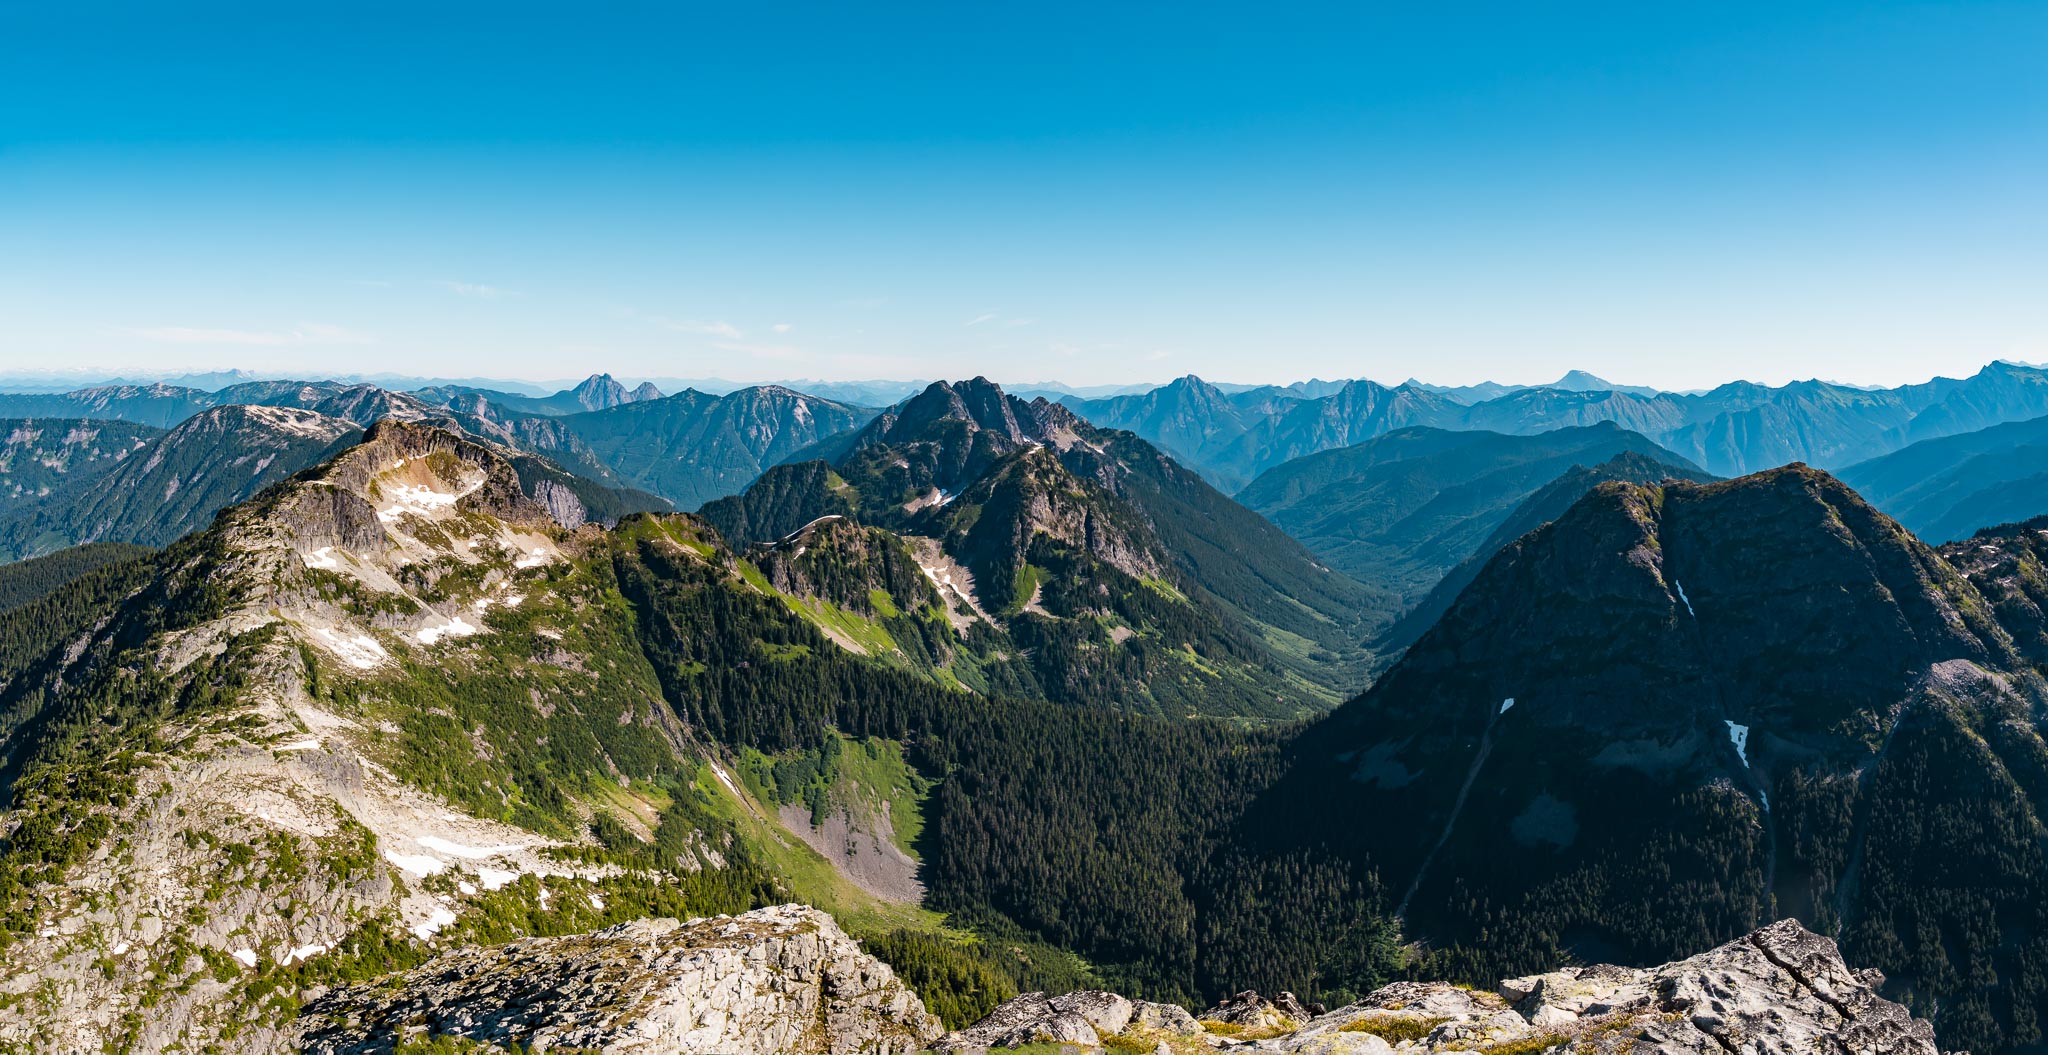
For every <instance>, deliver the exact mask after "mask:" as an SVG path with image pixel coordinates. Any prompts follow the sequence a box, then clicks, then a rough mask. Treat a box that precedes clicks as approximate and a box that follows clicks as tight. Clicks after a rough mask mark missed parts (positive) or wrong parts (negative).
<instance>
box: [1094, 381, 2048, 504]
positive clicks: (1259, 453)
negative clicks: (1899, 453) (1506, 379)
mask: <svg viewBox="0 0 2048 1055" xmlns="http://www.w3.org/2000/svg"><path fill="white" fill-rule="evenodd" d="M1496 389H1498V391H1496ZM1467 400H1474V401H1470V402H1468V401H1467ZM1063 402H1065V403H1066V404H1067V405H1068V406H1069V407H1071V408H1072V409H1073V410H1074V411H1075V412H1076V413H1078V414H1080V415H1081V416H1082V417H1084V418H1087V419H1088V420H1089V421H1092V422H1094V423H1096V424H1097V425H1101V426H1103V427H1106V428H1119V429H1128V430H1130V431H1132V432H1135V433H1137V434H1138V435H1140V436H1144V437H1145V438H1147V439H1150V440H1152V441H1153V442H1155V443H1157V444H1159V445H1160V446H1161V447H1162V448H1163V449H1165V450H1167V451H1168V452H1170V453H1172V454H1173V455H1174V456H1175V457H1178V458H1180V459H1182V460H1183V461H1185V462H1186V463H1187V464H1188V465H1189V466H1190V467H1192V468H1195V469H1196V470H1197V471H1199V472H1201V473H1202V474H1203V475H1204V476H1206V477H1208V478H1209V479H1210V480H1211V481H1212V482H1214V483H1216V484H1217V485H1218V486H1220V487H1222V488H1224V489H1225V490H1233V491H1234V490H1236V489H1238V488H1241V487H1243V486H1244V485H1245V484H1247V483H1249V482H1250V481H1251V480H1252V478H1253V477H1256V476H1257V475H1258V474H1260V473H1262V472H1264V471H1266V470H1268V469H1271V468H1273V467H1274V466H1277V465H1279V464H1281V463H1282V462H1285V461H1288V460H1289V459H1292V458H1298V457H1301V456H1302V455H1305V454H1313V453H1316V452H1318V451H1324V450H1330V449H1332V448H1336V447H1345V446H1350V445H1352V444H1356V443H1361V442H1364V441H1365V440H1369V439H1372V438H1374V437H1375V436H1380V435H1384V434H1386V433H1388V432H1392V431H1394V430H1395V429H1399V428H1405V427H1408V426H1412V425H1428V426H1432V427H1435V428H1444V429H1487V430H1491V431H1495V432H1504V433H1511V434H1527V433H1535V432H1542V431H1546V430H1549V429H1556V428H1562V427H1566V426H1571V425H1590V424H1593V423H1595V422H1600V421H1612V422H1615V423H1616V424H1619V425H1621V426H1622V427H1623V428H1626V429H1629V430H1631V431H1634V432H1639V433H1642V434H1643V435H1645V436H1647V437H1649V438H1650V439H1652V440H1654V441H1655V442H1656V443H1658V444H1659V445H1660V446H1662V447H1664V448H1665V449H1667V450H1669V451H1671V452H1673V453H1675V454H1678V455H1679V456H1681V457H1683V458H1686V459H1688V460H1690V461H1691V462H1693V463H1694V464H1696V465H1698V466H1700V467H1702V468H1704V469H1706V470H1707V471H1709V472H1712V473H1715V474H1718V475H1724V476H1731V475H1739V474H1742V473H1747V472H1754V471H1756V470H1759V469H1767V468H1772V467H1775V466H1779V465H1785V464H1789V463H1792V462H1806V463H1808V464H1811V465H1816V466H1820V467H1823V468H1839V467H1843V466H1847V465H1852V464H1855V463H1856V462H1860V461H1864V460H1867V459H1870V458H1873V457H1877V456H1879V455H1882V454H1887V453H1890V452H1892V451H1895V450H1898V449H1900V448H1902V447H1905V446H1907V445H1908V444H1911V443H1914V442H1917V441H1920V440H1924V439H1933V438H1937V437H1941V436H1950V435H1955V434H1958V433H1963V432H1969V431H1973V430H1976V429H1982V428H1985V427H1987V426H1990V425H1995V424H1999V423H2002V422H2007V421H2017V420H2022V419H2026V418H2033V417H2040V416H2043V415H2048V371H2044V370H2041V369H2039V368H2035V367H2028V366H2020V365H2017V364H2012V363H2003V362H2001V363H1993V364H1991V365H1990V366H1987V367H1985V368H1984V369H1983V370H1982V371H1979V372H1978V373H1977V374H1975V375H1973V376H1971V377H1969V378H1966V379H1962V380H1955V379H1949V378H1938V379H1936V380H1934V381H1930V382H1928V383H1926V384H1920V385H1905V386H1901V387H1899V388H1890V389H1863V388H1855V387H1851V386H1847V385H1837V384H1830V383H1828V382H1823V381H1802V382H1797V383H1794V384H1790V385H1784V386H1781V387H1777V388H1770V387H1766V386H1763V385H1756V384H1751V383H1748V382H1735V383H1731V384H1726V385H1722V386H1721V387H1719V388H1715V389H1713V390H1711V391H1708V392H1700V393H1669V392H1652V391H1645V390H1638V389H1630V388H1627V387H1622V386H1611V385H1607V384H1606V382H1602V381H1599V379H1597V378H1592V377H1591V376H1590V375H1579V374H1573V375H1567V376H1566V377H1565V378H1563V379H1561V380H1560V382H1559V383H1558V384H1556V385H1551V386H1544V387H1539V388H1528V389H1521V390H1514V391H1510V390H1506V389H1505V388H1504V386H1479V387H1476V388H1473V389H1466V390H1446V389H1439V388H1433V387H1430V386H1424V385H1421V384H1419V383H1415V382H1409V383H1404V384H1402V385H1398V386H1394V387H1391V388H1390V387H1387V386H1384V385H1380V384H1377V383H1375V382H1371V381H1352V382H1349V383H1347V384H1345V385H1344V386H1343V387H1342V388H1341V389H1339V390H1338V391H1336V392H1333V393H1330V394H1327V395H1322V396H1317V397H1314V398H1308V399H1301V398H1287V393H1285V392H1284V390H1281V389H1277V388H1255V389H1247V390H1244V391H1239V392H1226V391H1224V390H1223V389H1221V388H1218V387H1217V386H1214V385H1210V384H1208V383H1207V382H1204V381H1202V380H1201V379H1200V378H1196V377H1192V376H1190V377H1184V378H1181V379H1180V380H1178V381H1175V382H1173V383H1172V384H1169V385H1166V386H1163V387H1161V388H1158V389H1154V390H1152V391H1150V392H1146V393H1143V394H1140V395H1129V396H1117V397H1112V398H1109V399H1095V400H1088V399H1078V398H1068V399H1066V400H1063Z"/></svg>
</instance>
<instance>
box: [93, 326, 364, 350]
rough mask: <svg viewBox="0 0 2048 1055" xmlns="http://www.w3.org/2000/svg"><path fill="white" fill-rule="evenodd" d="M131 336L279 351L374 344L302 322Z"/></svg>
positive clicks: (159, 329)
mask: <svg viewBox="0 0 2048 1055" xmlns="http://www.w3.org/2000/svg"><path fill="white" fill-rule="evenodd" d="M125 332H126V333H127V334H128V335H129V336H131V337H140V338H142V339H143V340H145V341H158V342H161V343H164V344H233V345H244V346H251V347H264V348H278V347H284V346H287V345H309V344H374V343H376V338H374V337H371V336H370V335H368V334H364V333H357V332H355V331H354V330H349V329H345V328H343V327H340V326H330V325H327V324H325V323H315V322H307V323H300V324H299V325H297V326H294V327H292V328H291V329H289V330H226V329H209V328H206V327H200V326H143V327H137V328H133V329H129V330H127V331H125Z"/></svg>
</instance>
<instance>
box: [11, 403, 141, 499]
mask: <svg viewBox="0 0 2048 1055" xmlns="http://www.w3.org/2000/svg"><path fill="white" fill-rule="evenodd" d="M161 435H163V430H161V429H157V428H154V427H152V426H149V425H137V424H133V423H130V422H124V421H109V420H90V419H72V420H64V419H54V418H10V419H0V437H4V438H0V518H5V517H12V516H17V515H19V514H20V513H21V512H22V511H24V510H27V509H30V508H33V507H34V506H36V505H37V504H39V503H41V502H42V501H44V500H45V499H47V498H49V497H50V495H52V494H55V493H58V492H62V491H67V490H70V489H72V488H74V487H76V486H81V483H80V482H81V481H83V482H84V483H90V482H91V481H93V480H96V479H99V478H100V477H101V476H103V475H105V474H106V473H109V472H112V471H113V469H114V468H115V467H116V466H118V465H119V464H121V462H122V461H124V460H126V459H127V458H128V457H129V456H130V455H133V454H134V453H135V452H137V451H139V450H142V449H143V448H145V447H147V446H148V445H149V444H150V443H151V442H152V441H153V440H155V439H156V438H157V437H159V436H161Z"/></svg>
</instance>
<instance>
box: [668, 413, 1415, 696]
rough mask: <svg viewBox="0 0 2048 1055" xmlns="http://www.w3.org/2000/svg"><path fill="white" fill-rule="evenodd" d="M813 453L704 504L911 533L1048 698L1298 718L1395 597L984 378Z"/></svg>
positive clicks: (1331, 683)
mask: <svg viewBox="0 0 2048 1055" xmlns="http://www.w3.org/2000/svg"><path fill="white" fill-rule="evenodd" d="M812 450H813V452H820V453H830V454H833V455H835V456H836V461H835V463H834V464H833V465H831V466H830V467H827V466H826V465H825V464H823V463H820V462H815V461H814V462H803V463H795V464H785V465H781V466H777V467H775V468H773V469H771V470H769V471H768V472H767V473H765V474H763V476H762V477H761V479H760V480H758V481H756V482H755V484H754V485H753V486H752V487H750V488H749V489H748V490H747V492H746V493H744V494H742V495H740V496H737V497H734V498H730V499H724V500H721V501H718V502H714V503H711V504H709V505H707V506H706V507H705V508H704V515H705V517H706V518H707V519H709V520H710V521H711V522H712V523H713V524H715V525H717V526H718V528H719V529H720V530H721V531H722V532H724V533H726V535H727V536H728V537H731V538H734V539H736V540H739V541H741V542H749V543H763V542H772V541H777V540H780V539H783V538H784V537H786V536H788V535H790V534H791V533H792V532H796V531H798V530H799V529H801V528H803V527H804V526H805V525H806V524H809V523H812V522H813V521H816V520H817V519H818V518H820V517H824V516H846V517H852V518H855V519H857V520H859V521H860V522H861V523H864V524H868V525H871V526H877V527H884V528H887V529H889V530H891V531H893V532H896V533H897V534H899V535H903V536H905V537H906V539H907V540H909V542H910V543H911V545H912V546H913V547H914V548H915V549H917V550H918V551H919V552H921V553H924V554H925V555H926V556H928V557H929V558H930V562H929V563H928V564H927V571H928V572H930V573H931V574H932V575H933V577H934V578H935V579H945V578H951V579H952V581H954V582H955V583H956V584H959V585H961V586H962V587H963V588H964V589H965V591H966V594H965V595H963V598H962V601H963V603H964V604H965V611H967V612H968V613H971V614H972V616H973V617H974V621H981V622H987V623H989V624H990V626H989V629H991V630H1000V631H1001V632H1002V633H1004V634H1006V635H1007V636H1008V637H1009V639H1011V640H1012V641H1014V643H1015V645H1016V646H1017V647H1018V648H1019V649H1020V650H1021V651H1022V652H1023V653H1024V654H1025V655H1026V656H1028V657H1029V658H1030V660H1031V662H1032V664H1033V678H1032V680H1033V681H1035V682H1036V683H1037V684H1038V685H1039V686H1040V687H1041V688H1042V689H1043V691H1045V692H1046V693H1047V694H1048V695H1050V696H1051V697H1052V698H1054V699H1060V700H1067V701H1072V702H1083V701H1086V702H1098V703H1107V704H1110V705H1113V706H1124V707H1134V708H1138V709H1143V710H1153V711H1157V712H1160V713H1168V714H1184V713H1190V712H1194V713H1210V714H1240V715H1260V716H1269V717H1270V716H1288V715H1292V714H1295V713H1299V712H1300V711H1302V710H1303V709H1306V708H1311V707H1315V706H1319V705H1321V703H1322V702H1323V701H1325V700H1326V699H1327V698H1328V697H1327V693H1329V692H1330V691H1331V690H1332V689H1336V688H1338V687H1339V686H1341V685H1343V684H1345V683H1346V682H1349V681H1351V680H1352V679H1355V678H1357V677H1358V676H1359V672H1358V664H1359V662H1360V661H1361V659H1362V656H1361V653H1360V649H1359V642H1360V641H1361V640H1362V637H1363V634H1364V632H1365V627H1366V623H1365V620H1366V619H1367V618H1368V617H1370V616H1372V615H1374V614H1378V613H1383V612H1386V611H1387V610H1388V608H1389V600H1388V599H1387V598H1385V597H1384V596H1383V595H1378V594H1375V593H1374V592H1373V591H1370V590H1367V589H1365V588H1363V587H1360V586H1359V585H1358V584H1357V583H1354V582H1352V581H1350V580H1349V579H1347V578H1345V577H1344V576H1342V575H1338V574H1336V573H1334V572H1331V571H1328V570H1327V569H1325V568H1322V567H1321V566H1319V565H1317V564H1316V563H1315V562H1314V561H1313V559H1311V558H1310V557H1309V556H1308V554H1307V553H1306V551H1304V550H1302V549H1301V548H1300V546H1299V545H1298V544H1296V543H1294V542H1293V541H1292V540H1290V539H1288V538H1286V536H1285V535H1283V534H1282V533H1280V532H1279V531H1278V530H1277V529H1275V528H1273V527H1272V526H1271V525H1270V524H1268V523H1266V522H1265V521H1264V520H1262V519H1261V518H1259V517H1257V516H1256V515H1254V514H1251V513H1250V512H1248V511H1246V510H1245V509H1243V508H1242V507H1240V506H1238V505H1236V504H1235V503H1233V502H1231V501H1230V500H1228V499H1226V498H1224V497H1223V496H1222V495H1221V494H1218V493H1217V492H1216V491H1215V489H1214V488H1212V487H1210V486H1209V485H1208V484H1206V483H1204V482H1203V481H1202V480H1201V479H1200V478H1199V477H1197V476H1196V475H1195V474H1194V473H1192V472H1190V471H1188V470H1186V469H1184V468H1181V467H1180V466H1179V465H1177V464H1175V463H1174V462H1173V461H1172V460H1171V459H1169V458H1167V457H1166V456H1165V455H1163V454H1161V453H1160V452H1159V451H1158V450H1157V449H1156V448H1153V447H1152V446H1151V445H1149V444H1147V443H1145V442H1144V441H1142V440H1138V439H1137V438H1136V437H1133V436H1131V435H1129V434H1128V433H1118V432H1109V431H1104V430H1100V429H1096V428H1094V427H1093V426H1090V425H1088V424H1087V423H1085V422H1083V421H1081V420H1080V419H1079V418H1077V417H1075V416H1074V415H1073V414H1072V413H1071V412H1069V411H1067V410H1066V409H1065V408H1064V407H1061V406H1059V405H1057V404H1053V403H1048V402H1046V401H1045V400H1043V399H1040V400H1037V401H1034V402H1031V403H1026V402H1024V401H1022V400H1019V399H1016V398H1014V397H1011V396H1008V395H1006V394H1005V393H1003V391H1002V390H1001V389H1000V388H998V387H997V386H995V385H994V384H991V383H989V382H987V381H986V380H983V379H975V380H974V381H969V382H961V383H958V384H946V383H937V384H934V385H932V386H931V387H930V388H928V389H926V390H925V391H924V392H923V393H920V394H919V395H918V396H916V397H914V398H912V399H911V400H909V401H907V402H905V403H904V404H903V405H901V406H899V407H898V408H896V409H895V410H893V411H891V412H888V413H885V414H883V415H882V416H881V417H879V418H877V419H875V420H874V421H873V422H871V423H869V424H868V425H867V426H866V427H865V428H863V429H861V430H860V431H858V432H856V433H853V434H851V435H848V436H843V437H840V438H837V439H834V440H832V441H829V442H828V443H826V444H821V445H818V446H817V447H814V448H813V449H812ZM940 557H943V558H945V562H943V563H944V565H945V566H943V567H942V566H941V565H942V562H940V561H939V558H940ZM953 565H957V566H958V574H957V575H956V574H955V571H954V569H953V567H952V566H953ZM960 611H961V609H960V608H959V607H958V606H956V609H955V612H956V614H959V613H960ZM962 629H963V632H968V631H967V630H966V628H962Z"/></svg>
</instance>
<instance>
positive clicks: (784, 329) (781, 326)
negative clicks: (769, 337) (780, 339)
mask: <svg viewBox="0 0 2048 1055" xmlns="http://www.w3.org/2000/svg"><path fill="white" fill-rule="evenodd" d="M768 328H769V329H771V330H774V331H775V332H776V333H788V332H789V331H790V329H791V327H790V325H789V323H786V322H778V323H776V324H775V325H773V326H770V327H768Z"/></svg>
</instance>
